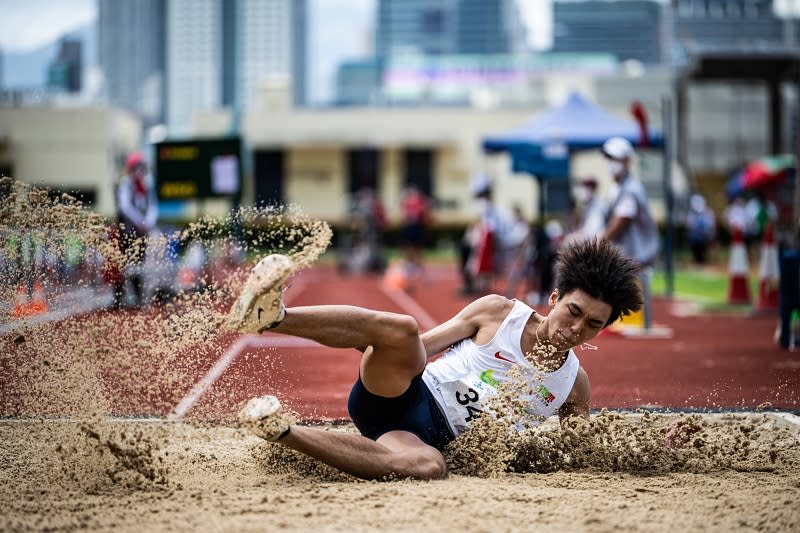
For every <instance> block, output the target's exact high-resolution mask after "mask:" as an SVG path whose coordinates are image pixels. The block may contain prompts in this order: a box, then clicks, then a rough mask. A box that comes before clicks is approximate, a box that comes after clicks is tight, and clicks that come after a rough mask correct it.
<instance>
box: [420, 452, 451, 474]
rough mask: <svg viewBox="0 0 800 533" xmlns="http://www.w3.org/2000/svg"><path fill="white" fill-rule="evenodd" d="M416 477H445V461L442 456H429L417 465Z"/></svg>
mask: <svg viewBox="0 0 800 533" xmlns="http://www.w3.org/2000/svg"><path fill="white" fill-rule="evenodd" d="M415 477H417V478H418V479H444V478H446V477H447V463H445V460H444V457H442V456H441V455H440V456H439V457H429V458H426V459H425V460H423V461H422V462H421V463H420V465H419V474H418V475H417V476H415Z"/></svg>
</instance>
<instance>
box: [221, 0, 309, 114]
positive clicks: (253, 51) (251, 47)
mask: <svg viewBox="0 0 800 533" xmlns="http://www.w3.org/2000/svg"><path fill="white" fill-rule="evenodd" d="M237 3H238V13H237V18H236V24H237V26H236V50H237V54H236V55H237V58H238V67H237V70H238V72H237V79H238V82H237V86H238V88H239V94H238V99H239V104H240V105H241V107H242V108H243V109H247V108H250V107H252V106H253V103H254V102H255V100H256V99H257V97H258V95H259V90H260V87H261V85H262V84H263V83H265V82H267V81H269V80H271V79H273V80H281V81H286V82H288V83H290V84H291V87H292V94H293V101H294V103H295V105H302V104H304V103H305V101H306V98H305V78H306V76H305V66H306V61H305V56H306V52H305V41H306V32H305V25H306V22H305V21H306V2H305V0H238V2H237Z"/></svg>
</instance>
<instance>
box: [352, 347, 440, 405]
mask: <svg viewBox="0 0 800 533" xmlns="http://www.w3.org/2000/svg"><path fill="white" fill-rule="evenodd" d="M426 361H427V355H426V354H425V347H424V346H423V344H422V341H421V340H420V339H419V337H416V339H415V340H413V341H409V342H408V345H407V346H398V347H392V348H388V347H379V348H373V347H372V346H370V347H368V348H367V349H366V350H365V351H364V355H363V356H362V357H361V365H360V367H359V370H360V375H361V382H362V383H363V384H364V387H366V389H367V390H368V391H369V392H371V393H373V394H377V395H378V396H384V397H386V398H394V397H396V396H400V395H401V394H403V393H404V392H405V391H406V390H408V387H409V385H410V384H411V380H412V379H414V378H415V377H416V376H418V375H419V374H420V373H422V371H423V370H424V369H425V363H426Z"/></svg>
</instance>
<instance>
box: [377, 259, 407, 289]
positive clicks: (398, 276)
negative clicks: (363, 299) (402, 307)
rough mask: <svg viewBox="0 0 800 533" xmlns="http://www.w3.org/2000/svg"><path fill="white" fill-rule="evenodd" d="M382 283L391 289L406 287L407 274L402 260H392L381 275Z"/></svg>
mask: <svg viewBox="0 0 800 533" xmlns="http://www.w3.org/2000/svg"><path fill="white" fill-rule="evenodd" d="M383 284H384V285H386V286H387V287H389V288H391V289H399V290H405V289H407V288H408V276H407V275H406V266H405V262H404V261H402V260H396V261H392V263H391V264H390V265H389V268H387V269H386V273H385V274H384V275H383Z"/></svg>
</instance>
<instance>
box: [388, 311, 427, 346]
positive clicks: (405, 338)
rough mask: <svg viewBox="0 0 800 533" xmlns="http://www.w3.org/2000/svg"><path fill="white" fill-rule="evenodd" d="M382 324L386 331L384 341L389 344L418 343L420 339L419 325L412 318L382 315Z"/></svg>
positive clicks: (398, 315)
mask: <svg viewBox="0 0 800 533" xmlns="http://www.w3.org/2000/svg"><path fill="white" fill-rule="evenodd" d="M380 323H381V326H382V329H383V331H384V334H383V335H382V340H383V341H385V342H386V343H387V344H394V345H397V344H404V343H408V342H416V341H417V339H418V338H419V324H417V321H416V320H415V319H414V317H412V316H409V315H401V314H397V313H382V314H381V319H380Z"/></svg>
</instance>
